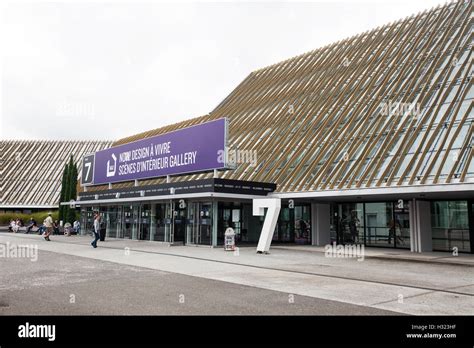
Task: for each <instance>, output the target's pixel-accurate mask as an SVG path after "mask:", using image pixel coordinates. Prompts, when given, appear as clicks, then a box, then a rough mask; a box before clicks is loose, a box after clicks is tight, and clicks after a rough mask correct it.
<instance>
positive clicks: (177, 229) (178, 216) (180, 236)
mask: <svg viewBox="0 0 474 348" xmlns="http://www.w3.org/2000/svg"><path fill="white" fill-rule="evenodd" d="M186 210H187V208H186V204H183V202H182V201H177V202H175V203H174V211H173V232H172V238H171V242H172V243H176V242H183V243H184V237H185V234H186Z"/></svg>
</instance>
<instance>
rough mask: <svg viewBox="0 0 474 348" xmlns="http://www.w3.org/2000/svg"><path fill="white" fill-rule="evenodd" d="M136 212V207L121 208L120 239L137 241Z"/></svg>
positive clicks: (137, 208) (137, 207) (137, 209)
mask: <svg viewBox="0 0 474 348" xmlns="http://www.w3.org/2000/svg"><path fill="white" fill-rule="evenodd" d="M138 211H139V206H138V205H126V206H124V207H123V226H122V227H123V228H122V231H121V236H120V238H124V239H137V234H138V217H139V216H138Z"/></svg>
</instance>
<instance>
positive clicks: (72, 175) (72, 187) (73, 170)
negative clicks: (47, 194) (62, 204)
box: [66, 155, 77, 224]
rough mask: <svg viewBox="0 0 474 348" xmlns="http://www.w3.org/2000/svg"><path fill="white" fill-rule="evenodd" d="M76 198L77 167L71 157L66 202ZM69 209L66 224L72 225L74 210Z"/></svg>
mask: <svg viewBox="0 0 474 348" xmlns="http://www.w3.org/2000/svg"><path fill="white" fill-rule="evenodd" d="M76 196H77V165H76V164H75V163H74V159H73V157H72V155H71V159H70V161H69V197H68V201H70V200H72V199H73V200H76ZM68 208H69V211H68V215H67V218H66V220H67V222H69V223H71V224H72V223H73V222H74V220H76V209H75V208H70V207H69V206H68Z"/></svg>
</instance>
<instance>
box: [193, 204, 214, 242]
mask: <svg viewBox="0 0 474 348" xmlns="http://www.w3.org/2000/svg"><path fill="white" fill-rule="evenodd" d="M198 205H199V227H198V228H197V229H196V230H197V233H198V235H199V243H197V244H205V245H211V244H212V218H211V216H212V203H198Z"/></svg>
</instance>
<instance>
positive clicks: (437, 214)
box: [431, 201, 472, 252]
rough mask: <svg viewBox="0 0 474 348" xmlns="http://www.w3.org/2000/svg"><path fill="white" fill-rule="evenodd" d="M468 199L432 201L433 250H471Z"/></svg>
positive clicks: (470, 210) (470, 211)
mask: <svg viewBox="0 0 474 348" xmlns="http://www.w3.org/2000/svg"><path fill="white" fill-rule="evenodd" d="M470 214H471V216H472V203H471V209H469V204H468V201H434V202H431V228H432V231H433V250H441V251H453V249H454V248H457V250H458V251H459V252H471V240H470V229H469V215H470Z"/></svg>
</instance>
